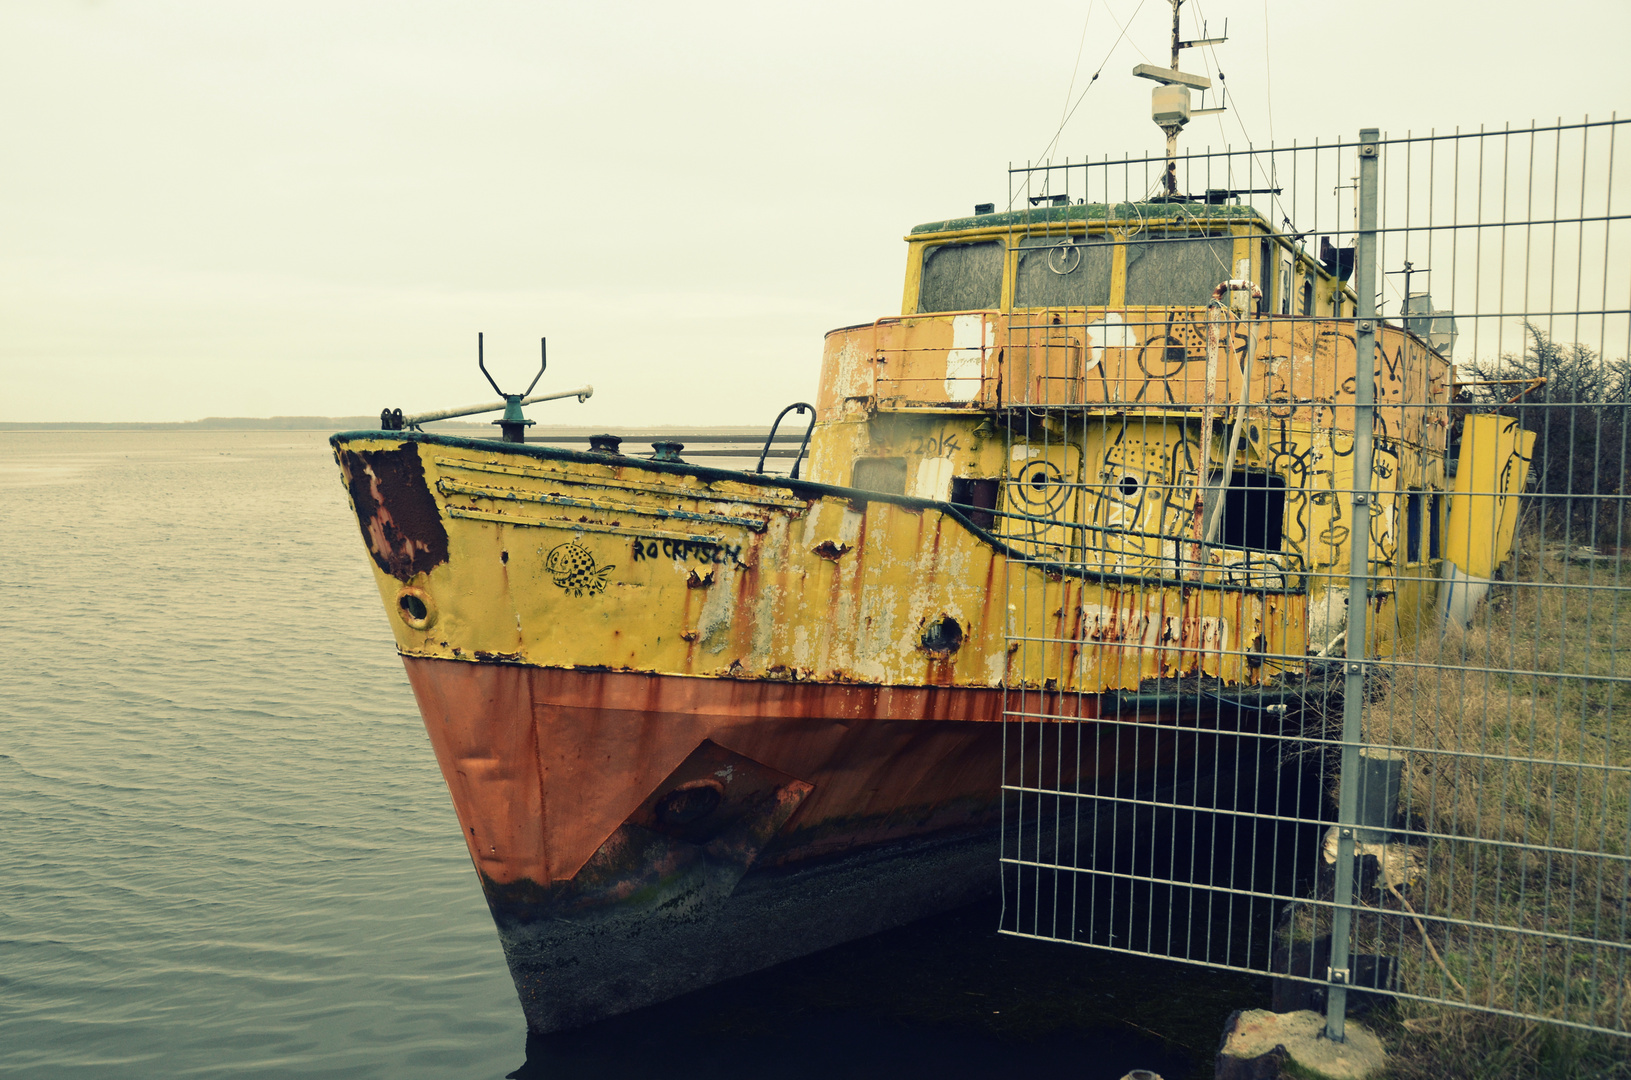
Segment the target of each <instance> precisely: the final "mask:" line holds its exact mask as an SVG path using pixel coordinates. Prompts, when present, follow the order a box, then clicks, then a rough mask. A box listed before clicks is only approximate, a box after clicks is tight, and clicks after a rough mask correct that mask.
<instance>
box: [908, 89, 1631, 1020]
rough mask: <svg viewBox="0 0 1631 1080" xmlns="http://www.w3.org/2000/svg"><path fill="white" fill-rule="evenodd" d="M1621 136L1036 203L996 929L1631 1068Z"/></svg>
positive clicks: (1219, 168)
mask: <svg viewBox="0 0 1631 1080" xmlns="http://www.w3.org/2000/svg"><path fill="white" fill-rule="evenodd" d="M1623 123H1624V122H1622V121H1617V120H1615V121H1607V122H1582V123H1574V124H1564V123H1558V124H1555V125H1549V126H1543V127H1533V126H1532V127H1527V128H1523V129H1521V130H1515V129H1503V130H1500V131H1484V130H1480V131H1477V132H1461V131H1457V132H1454V133H1451V134H1429V135H1425V136H1422V135H1405V136H1401V137H1381V136H1378V135H1377V134H1376V133H1374V132H1366V133H1362V134H1361V136H1360V138H1359V139H1358V140H1351V141H1348V140H1344V141H1338V142H1336V143H1333V144H1327V145H1314V146H1293V147H1290V148H1285V147H1275V148H1270V149H1267V150H1263V149H1255V148H1254V149H1248V150H1236V149H1229V150H1224V151H1219V152H1212V151H1205V152H1196V153H1193V154H1189V155H1187V156H1185V157H1182V158H1180V159H1179V160H1178V163H1177V165H1178V176H1179V188H1180V191H1181V192H1183V193H1184V194H1185V196H1186V197H1185V198H1183V199H1182V200H1180V201H1171V200H1165V199H1161V198H1159V197H1158V193H1159V192H1160V191H1161V185H1162V177H1163V173H1164V170H1165V169H1166V166H1167V162H1166V160H1165V159H1164V158H1151V159H1146V160H1138V161H1132V160H1122V161H1107V160H1106V161H1096V162H1086V163H1081V164H1069V163H1067V164H1065V165H1054V164H1050V165H1047V166H1038V167H1026V168H1020V169H1015V170H1013V171H1012V173H1011V177H1012V192H1011V199H1010V205H1009V210H1010V211H1013V212H1014V213H1012V214H1010V215H1009V217H1007V218H1005V219H1004V221H1005V222H1006V224H1005V225H1003V226H1002V228H1001V229H1000V230H998V229H994V230H993V232H994V233H995V232H999V231H1000V232H1002V233H1003V235H1004V236H1005V237H1006V239H1007V245H1006V251H1007V253H1008V254H1007V257H1008V258H1009V259H1010V266H1009V271H1008V274H1009V276H1008V279H1007V280H1008V284H1007V285H1006V286H1005V289H1006V290H1007V291H1005V294H1004V300H1005V302H1007V303H1006V306H1007V307H1008V308H1009V309H1011V312H1012V314H1011V315H1009V316H1008V318H1007V324H1006V329H1005V332H1004V336H1003V339H1002V347H1003V362H1002V363H1003V381H1002V385H1001V386H1000V387H999V388H998V389H997V391H996V393H997V395H998V397H999V398H1000V399H1001V403H1002V404H1003V405H1005V406H1007V408H1006V410H1005V411H1004V413H1003V414H1002V415H1005V416H1006V417H1008V420H1007V423H1008V431H1007V446H1008V449H1009V459H1010V470H1009V476H1008V478H1007V480H1006V482H1005V484H1004V489H1003V498H1002V502H1001V512H1000V513H999V514H998V515H997V517H998V522H997V525H996V528H997V529H998V530H999V531H1003V532H1004V535H1005V536H1006V537H1007V538H1008V539H1009V541H1010V542H1011V543H1012V544H1013V545H1014V546H1015V547H1016V548H1018V549H1019V550H1020V551H1021V552H1022V553H1023V555H1024V557H1023V559H1016V560H1014V562H1013V564H1012V565H1011V566H1010V570H1009V574H1008V579H1007V585H1006V588H1007V601H1008V613H1009V648H1010V653H1011V657H1010V667H1009V670H1010V679H1009V687H1008V690H1007V693H1006V706H1005V724H1004V757H1005V761H1004V766H1005V782H1004V819H1005V825H1006V832H1005V841H1004V850H1003V857H1002V868H1003V880H1004V911H1003V924H1002V929H1003V930H1004V932H1006V933H1010V934H1017V935H1022V936H1030V937H1037V938H1045V939H1051V940H1058V941H1065V942H1071V943H1075V944H1080V945H1087V946H1093V947H1097V948H1103V949H1112V950H1118V951H1124V952H1131V953H1140V954H1153V955H1158V956H1164V957H1170V958H1172V959H1176V960H1181V961H1187V962H1191V963H1197V964H1205V965H1209V966H1215V967H1223V968H1231V969H1236V970H1241V971H1249V972H1256V973H1261V974H1272V975H1275V976H1279V977H1280V979H1281V980H1283V981H1282V982H1280V983H1277V986H1278V987H1279V989H1278V990H1277V996H1281V997H1283V999H1284V1000H1285V1001H1286V1002H1292V1003H1295V1004H1300V1005H1303V1006H1309V1005H1313V1006H1323V1007H1324V1008H1326V1010H1327V1015H1328V1024H1329V1027H1328V1030H1329V1031H1330V1032H1331V1033H1332V1034H1333V1035H1335V1036H1338V1037H1340V1035H1341V1032H1342V1026H1343V1017H1344V1014H1345V1011H1346V1009H1347V1007H1348V1004H1349V997H1350V994H1352V993H1354V992H1363V993H1370V994H1382V995H1392V996H1396V997H1410V998H1418V999H1423V1000H1429V1001H1436V1002H1447V1003H1452V1004H1456V1005H1461V1006H1466V1007H1469V1008H1474V1009H1482V1010H1488V1011H1492V1012H1498V1013H1507V1014H1511V1015H1516V1016H1522V1017H1531V1018H1537V1019H1543V1020H1548V1021H1553V1022H1557V1023H1561V1024H1566V1025H1570V1026H1574V1027H1578V1028H1583V1029H1589V1030H1594V1031H1601V1032H1611V1033H1619V1034H1627V1033H1631V936H1628V931H1631V651H1627V649H1626V646H1627V642H1626V641H1625V638H1626V637H1627V631H1631V625H1627V626H1626V627H1625V629H1624V630H1622V624H1626V622H1627V619H1626V616H1627V614H1628V613H1631V565H1628V563H1627V559H1626V556H1627V555H1628V554H1631V546H1628V545H1631V518H1628V515H1627V505H1626V502H1627V496H1626V492H1625V481H1626V468H1627V457H1628V452H1631V445H1628V444H1631V434H1628V423H1627V410H1628V408H1631V365H1628V359H1627V358H1628V357H1631V226H1628V224H1627V217H1628V211H1627V207H1626V205H1625V203H1626V198H1625V196H1624V194H1623V192H1620V191H1617V187H1618V188H1623V187H1624V184H1625V180H1626V178H1627V177H1628V175H1631V174H1628V172H1627V168H1628V167H1631V160H1627V159H1628V155H1631V146H1628V139H1627V135H1628V134H1631V133H1627V132H1623V131H1622V130H1621V128H1622V126H1623ZM925 273H927V271H925ZM1038 569H1039V570H1041V571H1042V572H1041V573H1040V574H1038V573H1033V572H1031V571H1033V570H1038Z"/></svg>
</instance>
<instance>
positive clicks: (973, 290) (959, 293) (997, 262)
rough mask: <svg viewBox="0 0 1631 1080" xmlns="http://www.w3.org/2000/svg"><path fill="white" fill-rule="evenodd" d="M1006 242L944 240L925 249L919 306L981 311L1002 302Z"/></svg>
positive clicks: (925, 309)
mask: <svg viewBox="0 0 1631 1080" xmlns="http://www.w3.org/2000/svg"><path fill="white" fill-rule="evenodd" d="M1002 261H1003V244H1002V241H1000V240H987V241H982V242H981V243H977V244H940V245H938V246H936V247H931V248H925V249H924V251H923V273H922V276H921V277H920V278H919V279H918V288H917V309H918V311H920V312H930V311H977V310H982V309H986V308H994V307H996V306H997V305H998V304H999V303H1001V302H1002Z"/></svg>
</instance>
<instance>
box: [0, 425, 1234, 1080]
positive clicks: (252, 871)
mask: <svg viewBox="0 0 1631 1080" xmlns="http://www.w3.org/2000/svg"><path fill="white" fill-rule="evenodd" d="M0 604H3V610H4V612H5V615H4V620H3V623H0V625H3V627H4V629H3V630H0V642H3V649H4V656H5V661H4V668H3V674H0V1074H4V1075H6V1076H8V1077H59V1076H67V1077H103V1076H106V1077H160V1076H200V1075H203V1076H216V1075H230V1076H359V1077H362V1076H379V1077H393V1078H405V1077H421V1076H422V1077H464V1076H470V1077H501V1076H505V1075H506V1074H511V1073H516V1072H518V1071H519V1074H520V1075H522V1076H526V1077H572V1078H577V1077H584V1078H587V1077H597V1078H598V1077H608V1076H653V1077H665V1076H673V1077H688V1076H719V1075H752V1074H755V1073H757V1072H760V1071H765V1072H772V1071H773V1072H777V1073H779V1074H781V1075H783V1076H891V1077H900V1076H914V1075H933V1076H937V1077H942V1078H944V1077H956V1076H976V1075H978V1076H987V1075H991V1073H992V1071H993V1070H996V1069H1010V1068H1015V1067H1022V1068H1037V1069H1041V1070H1043V1071H1044V1072H1045V1073H1047V1074H1049V1075H1069V1076H1081V1077H1100V1076H1102V1077H1105V1078H1107V1080H1116V1078H1117V1077H1119V1076H1121V1075H1122V1073H1123V1072H1125V1071H1127V1070H1128V1069H1131V1068H1134V1067H1144V1068H1153V1069H1157V1070H1162V1071H1163V1072H1164V1075H1165V1076H1166V1078H1167V1080H1176V1078H1177V1077H1179V1076H1183V1075H1186V1074H1188V1073H1189V1072H1190V1071H1191V1069H1198V1068H1200V1065H1199V1064H1198V1062H1200V1060H1201V1058H1202V1057H1204V1056H1205V1053H1206V1051H1209V1050H1210V1049H1211V1047H1210V1045H1207V1046H1202V1045H1200V1044H1201V1043H1203V1042H1208V1040H1209V1039H1215V1037H1216V1036H1215V1033H1216V1031H1218V1030H1219V1029H1220V1026H1221V1023H1222V1020H1223V1015H1224V1014H1226V1013H1227V1011H1228V1009H1229V1008H1230V1007H1238V1006H1251V1005H1254V1004H1258V1003H1259V1002H1257V1001H1256V1000H1244V999H1243V996H1245V995H1249V994H1254V993H1258V992H1259V989H1260V988H1253V987H1250V986H1244V985H1242V986H1241V987H1238V988H1237V987H1232V986H1231V987H1225V988H1224V989H1223V990H1222V991H1221V992H1220V991H1218V990H1217V988H1216V987H1213V986H1210V985H1209V986H1208V987H1202V988H1201V989H1199V990H1197V989H1195V987H1196V985H1197V984H1195V983H1194V981H1193V980H1182V979H1179V980H1175V979H1174V978H1173V977H1172V976H1171V975H1169V974H1166V970H1167V969H1166V968H1165V967H1162V966H1159V965H1156V966H1147V967H1145V968H1140V967H1139V966H1138V965H1128V964H1127V963H1126V962H1125V961H1118V960H1115V959H1113V958H1105V959H1099V958H1096V957H1093V955H1092V954H1085V953H1083V952H1081V951H1079V950H1075V949H1068V948H1061V947H1057V946H1035V945H1030V944H1028V943H1024V942H1016V941H1012V940H1010V939H1005V938H998V937H997V936H996V935H995V934H994V933H993V931H992V928H993V927H994V926H995V925H996V916H995V914H994V912H990V911H986V910H983V909H974V910H972V911H967V912H960V913H955V914H953V915H951V916H947V917H944V918H941V919H938V920H931V921H929V922H927V923H922V924H918V926H916V927H912V928H907V929H905V930H902V931H898V932H895V933H893V934H886V935H881V936H880V937H878V938H874V939H870V940H869V941H867V942H860V943H856V944H855V945H852V946H847V947H845V948H842V949H838V950H833V951H832V952H830V953H827V954H823V955H822V956H819V957H814V958H809V959H807V960H804V961H799V962H797V963H795V964H790V965H784V966H783V967H782V968H778V969H776V970H774V971H772V972H767V973H763V974H761V975H756V976H751V977H749V978H748V979H744V980H737V981H736V982H735V983H732V984H727V985H726V986H724V987H719V988H715V989H713V990H709V991H704V992H703V993H701V994H697V995H692V996H691V997H690V998H687V999H683V1000H682V1001H679V1002H675V1003H672V1004H669V1005H665V1006H659V1007H657V1008H653V1009H647V1010H644V1011H642V1012H640V1013H637V1014H633V1015H631V1016H629V1017H623V1018H619V1019H616V1020H613V1021H609V1022H607V1023H605V1024H602V1025H597V1026H596V1027H594V1028H591V1029H588V1030H587V1031H585V1032H581V1033H575V1034H571V1035H567V1036H561V1037H556V1038H551V1039H535V1040H532V1041H531V1043H530V1044H529V1042H528V1040H527V1037H526V1031H525V1024H524V1022H523V1020H522V1017H521V1012H520V1008H519V1006H518V1005H517V1003H516V1001H515V994H514V989H513V987H512V985H511V983H510V980H509V976H508V973H507V971H506V969H505V966H504V960H503V956H502V953H501V952H500V949H499V946H498V941H497V938H496V935H495V933H494V931H493V928H492V924H491V921H490V919H489V917H488V915H487V910H486V906H485V904H484V903H483V901H482V899H481V894H480V890H479V888H478V886H477V883H476V880H475V875H474V873H473V872H472V870H471V868H470V863H469V859H468V857H467V855H466V854H465V849H464V846H463V844H462V843H461V842H460V839H459V828H458V825H457V822H456V820H455V818H454V816H453V811H452V807H451V805H450V803H449V801H448V797H447V794H446V789H445V787H444V786H443V783H442V779H441V776H440V774H439V773H438V771H437V769H436V764H435V760H434V758H433V756H432V754H431V751H430V747H429V744H428V742H427V740H426V737H425V734H424V729H423V727H422V726H421V723H420V720H419V716H418V712H417V710H416V709H415V706H414V703H413V698H412V695H411V693H410V692H409V690H408V686H407V682H406V679H405V677H404V675H403V672H402V667H401V664H400V662H399V661H398V660H397V658H396V655H395V653H394V650H393V648H392V639H391V635H390V632H389V629H388V628H387V625H386V622H385V613H384V611H383V608H382V607H381V605H380V602H379V597H378V594H377V593H376V591H375V589H374V585H373V580H372V576H371V574H370V572H369V569H368V564H367V562H366V557H365V555H364V553H363V549H362V545H361V541H360V539H359V537H358V534H357V529H356V526H355V524H354V522H353V521H352V520H351V518H350V516H349V510H348V508H347V506H346V501H345V496H344V493H343V491H342V490H341V487H340V485H339V482H338V480H337V476H336V472H335V468H334V465H333V462H332V459H331V458H330V456H329V452H328V447H327V445H326V441H325V436H324V435H323V434H322V433H318V432H116V433H115V432H96V433H84V432H62V433H56V432H50V433H34V432H30V433H0ZM994 872H995V868H993V873H994ZM1186 994H1198V995H1199V996H1198V997H1193V1000H1190V1001H1189V1002H1188V1004H1181V1005H1180V1008H1179V1010H1178V1013H1176V1014H1175V1015H1180V1016H1192V1017H1193V1022H1192V1023H1191V1025H1190V1026H1192V1027H1193V1028H1194V1033H1190V1034H1186V1033H1185V1032H1187V1031H1188V1028H1185V1027H1184V1025H1183V1023H1181V1022H1180V1021H1178V1020H1174V1021H1172V1022H1171V1023H1167V1024H1165V1025H1164V1026H1163V1024H1162V1023H1161V1021H1160V1020H1159V1019H1157V1018H1156V1017H1157V1015H1158V1014H1160V1013H1162V1012H1163V1010H1164V1011H1166V1012H1169V1013H1170V1012H1172V1011H1173V1008H1174V1004H1175V1003H1182V1002H1184V1001H1185V1000H1186V998H1185V995H1186ZM1231 994H1232V995H1233V997H1232V998H1231V997H1230V995H1231ZM1146 999H1147V1003H1144V1004H1141V1002H1146ZM1231 1002H1232V1004H1231ZM1140 1028H1144V1029H1156V1030H1160V1031H1161V1034H1162V1035H1165V1036H1168V1038H1166V1039H1165V1040H1163V1039H1160V1038H1156V1037H1155V1036H1154V1034H1153V1031H1151V1030H1144V1031H1140V1030H1139V1029H1140ZM1174 1031H1177V1032H1178V1034H1177V1035H1176V1036H1174V1035H1173V1034H1172V1033H1173V1032H1174ZM1208 1031H1210V1032H1211V1033H1212V1034H1211V1035H1210V1036H1208V1035H1207V1034H1206V1032H1208ZM1084 1066H1085V1067H1086V1071H1084ZM1206 1074H1207V1075H1210V1073H1209V1070H1208V1071H1207V1073H1206Z"/></svg>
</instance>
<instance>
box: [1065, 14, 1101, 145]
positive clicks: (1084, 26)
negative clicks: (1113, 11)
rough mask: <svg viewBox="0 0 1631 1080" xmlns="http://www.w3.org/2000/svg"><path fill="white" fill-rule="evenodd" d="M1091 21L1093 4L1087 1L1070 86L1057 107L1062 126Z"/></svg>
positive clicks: (1074, 87)
mask: <svg viewBox="0 0 1631 1080" xmlns="http://www.w3.org/2000/svg"><path fill="white" fill-rule="evenodd" d="M1092 21H1093V2H1092V0H1088V5H1087V18H1085V19H1083V20H1082V39H1081V40H1080V41H1078V42H1077V43H1076V63H1075V64H1074V65H1072V66H1071V69H1070V86H1069V87H1067V88H1066V89H1065V100H1064V103H1063V104H1062V105H1060V106H1059V123H1060V125H1061V126H1063V125H1064V122H1065V118H1066V116H1067V115H1068V114H1069V112H1070V95H1072V94H1074V93H1075V92H1076V75H1077V73H1078V72H1080V71H1081V69H1082V50H1084V49H1086V48H1087V25H1088V23H1090V22H1092Z"/></svg>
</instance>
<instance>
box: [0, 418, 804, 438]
mask: <svg viewBox="0 0 1631 1080" xmlns="http://www.w3.org/2000/svg"><path fill="white" fill-rule="evenodd" d="M378 427H379V417H378V416H270V417H239V416H211V417H206V418H204V419H203V420H171V421H136V420H112V421H106V422H90V421H30V422H24V421H0V432H19V431H21V432H31V431H32V432H44V431H107V432H117V431H329V432H335V431H373V430H376V429H377V428H378ZM427 427H428V430H431V431H437V432H441V433H443V434H445V435H466V436H471V435H475V436H490V437H496V434H497V431H496V429H495V428H494V427H493V426H492V425H490V424H471V423H455V422H445V421H444V422H441V423H437V424H433V425H428V426H427ZM769 432H770V429H769V428H768V427H763V426H754V425H728V424H720V425H698V426H695V427H687V426H680V425H673V426H663V427H634V428H616V427H611V428H606V427H588V426H584V425H568V424H549V425H544V424H540V425H538V426H537V427H534V428H531V429H529V430H528V432H527V441H528V442H532V441H535V440H538V439H543V438H550V439H557V440H561V441H565V442H587V441H588V439H589V436H591V435H599V434H602V433H606V434H611V435H617V436H619V437H621V438H624V439H627V440H629V441H631V442H638V441H644V440H646V439H647V438H656V439H673V440H675V441H678V442H684V441H685V440H687V439H690V440H692V441H694V442H763V441H764V437H765V436H766V435H767V434H769ZM803 437H804V432H803V430H802V428H797V429H793V428H790V427H784V428H783V430H782V431H780V432H778V433H777V435H776V441H777V442H778V443H780V442H797V441H799V440H800V439H802V438H803Z"/></svg>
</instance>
